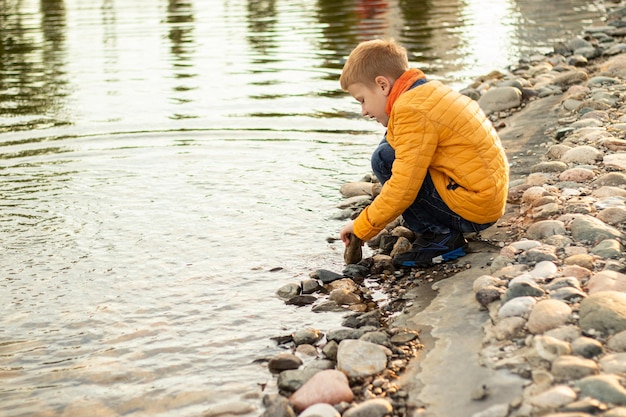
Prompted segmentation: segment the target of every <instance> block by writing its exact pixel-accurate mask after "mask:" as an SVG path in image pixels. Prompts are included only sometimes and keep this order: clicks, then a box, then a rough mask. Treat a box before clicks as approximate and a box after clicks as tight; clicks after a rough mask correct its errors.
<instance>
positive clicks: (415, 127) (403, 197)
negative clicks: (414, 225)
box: [354, 106, 438, 240]
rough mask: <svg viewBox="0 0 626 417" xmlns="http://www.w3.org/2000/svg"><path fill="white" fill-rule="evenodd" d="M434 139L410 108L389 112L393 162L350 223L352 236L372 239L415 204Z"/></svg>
mask: <svg viewBox="0 0 626 417" xmlns="http://www.w3.org/2000/svg"><path fill="white" fill-rule="evenodd" d="M409 114H410V117H409ZM437 140H438V138H437V133H436V130H435V128H434V127H433V125H432V123H431V122H430V121H429V120H428V119H427V117H425V116H424V115H420V114H419V113H416V109H414V108H413V107H412V106H403V107H401V110H400V111H397V112H396V111H395V109H394V111H392V114H391V116H390V120H389V125H388V131H387V141H388V142H389V144H390V145H391V146H392V147H393V148H394V150H395V153H396V159H395V161H394V163H393V166H392V168H391V178H390V179H389V180H388V181H387V182H386V183H385V184H384V185H383V187H382V189H381V192H380V194H379V195H378V196H377V197H376V198H375V199H374V201H373V202H372V204H370V205H369V206H368V207H366V208H365V209H364V210H363V212H361V214H360V215H359V216H358V217H357V218H356V219H355V221H354V233H355V234H356V235H357V236H358V237H359V238H361V239H363V240H369V239H371V238H373V237H374V236H376V235H377V234H378V233H379V232H380V231H381V230H382V229H384V228H385V226H386V225H387V224H389V223H390V222H392V221H393V220H394V219H396V218H397V217H398V216H400V215H401V214H402V213H403V212H404V211H405V210H406V209H407V208H408V207H409V206H410V205H411V204H412V203H413V201H415V198H416V197H417V193H418V192H419V190H420V188H421V187H422V183H423V182H424V178H425V177H426V173H427V170H428V167H429V166H430V163H431V161H432V158H433V156H434V154H435V151H436V148H437Z"/></svg>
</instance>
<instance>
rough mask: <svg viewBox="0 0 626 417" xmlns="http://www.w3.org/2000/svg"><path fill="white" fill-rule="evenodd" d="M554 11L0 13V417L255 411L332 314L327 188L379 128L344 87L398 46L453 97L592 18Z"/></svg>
mask: <svg viewBox="0 0 626 417" xmlns="http://www.w3.org/2000/svg"><path fill="white" fill-rule="evenodd" d="M602 4H603V3H602V2H593V1H591V2H590V1H576V0H555V1H552V2H550V3H545V2H536V1H533V0H519V1H514V0H490V1H484V0H465V1H452V0H431V1H427V2H419V3H418V2H409V1H406V0H388V1H384V0H333V1H329V0H318V1H304V0H284V1H281V0H250V1H245V0H224V1H217V0H207V1H204V0H203V1H192V0H170V1H150V2H147V1H139V0H125V1H123V2H121V1H117V2H116V1H114V0H102V1H99V2H94V1H91V0H66V1H63V0H41V1H35V0H4V1H2V2H0V58H1V59H0V250H1V252H0V253H1V255H0V256H1V257H0V271H1V273H2V276H1V277H0V315H1V317H2V326H1V328H0V378H1V381H2V384H1V386H0V414H2V415H6V416H49V415H65V416H73V415H77V416H78V415H86V414H90V413H91V414H95V413H96V412H98V413H100V415H125V416H131V415H133V416H134V415H150V416H197V415H202V414H203V413H204V412H206V411H207V410H210V409H211V407H215V406H219V405H223V404H224V403H232V402H240V403H249V404H250V406H251V407H258V409H257V410H256V411H254V412H251V413H249V414H250V415H259V414H260V410H261V407H260V400H259V399H260V397H261V395H262V394H263V387H264V386H266V385H267V386H271V385H272V384H273V377H272V376H271V375H270V374H269V373H268V371H267V369H266V368H265V366H264V365H263V364H261V363H258V362H256V361H255V360H257V359H259V358H264V357H269V356H271V355H274V354H276V353H278V352H279V351H280V348H278V347H277V346H276V345H275V344H274V343H273V342H272V341H271V340H270V337H273V336H280V335H284V334H289V333H291V332H293V331H295V330H297V329H301V328H306V327H314V328H319V329H322V330H328V329H330V328H333V327H337V326H339V325H340V323H341V317H342V315H340V314H336V313H325V314H314V313H311V311H310V309H308V308H296V307H293V306H287V305H285V304H284V303H283V302H282V301H280V300H278V299H277V298H276V296H275V291H276V289H278V288H279V287H280V286H282V285H284V284H287V283H290V282H299V280H301V279H303V278H306V277H308V275H309V273H310V272H312V271H314V270H315V269H318V268H325V269H330V270H335V271H341V269H342V267H343V260H342V254H343V247H342V246H341V244H340V243H336V242H334V243H333V242H331V243H328V241H327V238H329V237H336V236H337V235H338V231H339V229H340V228H341V226H342V224H343V222H341V221H337V220H333V216H334V215H335V214H337V212H338V209H337V208H336V204H338V203H339V202H340V201H341V197H340V195H339V192H338V189H339V187H340V186H341V184H343V183H345V182H348V181H353V180H358V179H359V178H360V177H361V176H362V175H363V174H366V173H367V172H368V171H369V155H370V152H371V151H372V149H373V146H375V144H376V143H377V142H378V140H379V138H380V135H381V134H382V133H383V130H382V128H381V127H380V126H378V125H376V124H375V123H374V122H372V121H369V120H365V119H363V118H361V116H360V114H359V112H360V109H359V107H358V105H357V104H356V102H354V101H353V100H352V99H351V98H350V97H348V96H346V94H344V93H343V92H341V91H340V89H339V86H338V77H339V74H340V71H341V66H342V63H343V62H344V60H345V57H346V56H347V55H348V53H349V52H350V50H351V49H352V48H353V47H354V46H355V45H356V43H358V42H359V41H362V40H366V39H370V38H373V37H394V38H396V39H397V40H399V41H400V42H402V43H403V44H404V45H405V46H407V48H408V49H409V52H410V57H411V61H412V64H413V65H415V66H419V67H420V68H422V69H423V70H424V71H425V72H426V73H427V74H428V75H429V77H431V78H437V79H441V80H443V81H445V82H447V83H449V84H451V85H452V86H454V87H456V88H462V87H464V86H466V85H467V84H469V83H470V81H471V80H472V79H473V78H474V77H475V76H478V75H482V74H485V73H487V72H489V71H491V70H493V69H503V68H505V67H506V66H507V65H508V64H510V63H512V62H515V61H516V59H517V58H518V57H519V56H522V55H528V54H532V53H545V52H548V51H549V50H551V47H552V45H553V44H554V42H556V41H558V40H564V39H569V38H570V37H572V36H573V35H576V34H579V33H580V31H581V29H582V28H583V27H585V26H588V25H590V24H591V23H592V22H594V21H596V20H597V19H598V18H599V17H600V16H602V15H603V14H604V10H603V6H602Z"/></svg>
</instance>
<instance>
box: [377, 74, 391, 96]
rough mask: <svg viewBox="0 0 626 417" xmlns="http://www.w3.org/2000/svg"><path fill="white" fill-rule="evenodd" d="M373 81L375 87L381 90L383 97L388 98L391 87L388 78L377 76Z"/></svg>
mask: <svg viewBox="0 0 626 417" xmlns="http://www.w3.org/2000/svg"><path fill="white" fill-rule="evenodd" d="M374 81H375V82H376V86H377V87H378V88H380V89H381V91H382V92H383V94H384V95H385V96H388V95H389V93H390V92H391V87H392V85H393V84H392V83H391V81H390V80H389V78H387V77H385V76H384V75H379V76H377V77H376V78H374Z"/></svg>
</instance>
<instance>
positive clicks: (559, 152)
mask: <svg viewBox="0 0 626 417" xmlns="http://www.w3.org/2000/svg"><path fill="white" fill-rule="evenodd" d="M606 7H607V16H606V18H605V20H604V21H602V22H595V23H594V24H593V25H592V26H590V27H589V28H587V29H586V30H585V31H584V32H583V33H582V34H580V36H576V37H574V38H572V39H570V40H569V41H567V42H562V43H559V44H557V45H555V46H554V51H553V52H552V53H550V54H546V55H537V56H529V57H523V58H521V59H520V60H519V62H518V63H517V64H515V65H513V66H511V67H510V68H509V70H508V71H494V72H492V73H490V74H486V75H484V76H481V77H479V78H478V79H476V81H475V83H473V84H472V85H470V86H468V87H467V88H466V89H464V90H463V91H462V92H463V93H464V94H466V95H468V96H470V97H472V98H474V99H475V100H477V101H478V103H479V104H480V106H481V107H482V108H483V110H484V111H485V112H486V113H487V114H488V116H489V118H490V119H491V121H492V122H493V124H494V126H496V128H497V129H498V131H499V133H500V135H501V137H502V140H503V144H504V145H505V148H506V149H507V155H508V157H509V163H510V167H511V183H510V184H509V198H508V206H507V212H506V214H505V215H504V216H503V217H502V218H501V219H500V220H499V221H498V223H497V224H496V225H494V226H493V227H491V228H490V229H488V230H487V231H485V232H483V233H481V234H480V235H475V236H467V238H468V240H469V241H470V252H472V253H470V254H469V255H468V256H466V257H463V258H460V259H458V260H457V261H456V262H452V263H447V264H441V265H436V266H434V267H432V268H428V269H403V270H396V269H394V267H393V265H392V263H391V260H392V258H393V256H394V255H395V254H396V253H400V252H402V251H404V250H407V248H408V247H410V243H411V241H412V239H414V238H415V236H413V234H412V232H411V231H410V230H408V229H407V228H405V227H404V226H403V224H402V220H401V219H397V220H396V221H395V222H394V223H393V224H391V225H389V226H388V227H387V229H386V230H384V231H383V232H381V234H379V236H377V237H376V238H374V239H373V240H372V241H370V242H367V247H368V249H369V251H368V252H371V256H370V254H369V253H368V254H367V255H366V256H365V257H364V258H362V259H360V260H358V259H357V260H353V259H347V260H346V261H347V262H346V267H345V269H344V270H342V271H329V270H324V269H321V270H317V271H311V274H310V278H309V279H307V280H303V281H301V282H294V283H291V284H288V285H285V286H283V287H281V288H279V289H277V295H278V296H279V297H280V298H281V299H283V300H284V301H285V303H287V304H292V305H295V306H297V308H308V309H310V310H311V314H324V312H325V311H340V312H345V318H344V322H343V325H342V327H341V328H334V329H294V330H293V332H291V333H289V334H285V335H277V336H276V337H275V338H274V341H275V342H276V343H277V344H278V345H279V346H281V347H284V353H281V354H279V355H277V356H275V357H271V358H262V359H261V360H262V361H264V362H266V363H267V367H268V372H269V373H271V374H272V375H273V376H274V377H275V378H274V379H273V381H275V384H276V386H275V387H268V388H267V392H266V393H265V394H264V398H263V406H264V409H263V410H260V411H259V414H262V415H263V416H264V417H282V416H296V415H300V416H304V417H307V416H308V417H312V416H318V417H327V416H328V417H337V416H344V417H384V416H439V417H440V416H444V415H445V416H450V417H453V416H455V415H465V416H471V417H531V416H550V417H557V416H560V417H585V416H604V417H618V416H626V259H625V255H624V248H623V245H624V242H626V42H625V40H624V39H625V37H626V7H624V6H623V5H621V4H620V3H615V2H607V4H606ZM379 189H380V187H379V185H378V184H377V183H376V182H375V181H374V180H373V179H372V177H371V176H369V175H366V176H364V178H362V179H360V180H357V181H355V182H351V183H347V184H344V186H342V187H341V189H340V190H339V192H340V193H341V195H342V196H343V197H344V202H343V203H342V204H341V205H340V206H339V207H338V214H337V218H338V220H341V219H344V220H345V219H347V218H351V217H354V216H356V215H358V213H359V212H360V210H362V208H363V207H365V206H366V205H367V204H369V203H370V202H371V201H372V199H373V198H375V196H376V194H377V192H378V190H379ZM334 239H336V238H335V237H331V238H329V241H332V240H334ZM455 280H463V282H464V283H465V285H467V288H468V289H469V291H467V293H466V294H465V295H464V296H466V297H467V304H466V305H465V308H467V309H468V312H469V313H468V314H472V315H474V314H475V315H476V316H477V317H480V325H479V326H478V331H479V334H478V336H479V338H480V340H479V343H477V345H476V347H475V348H472V347H468V346H465V347H464V348H465V349H468V351H469V352H470V353H471V355H469V356H468V355H465V357H463V358H462V359H461V361H460V362H459V363H458V364H455V363H450V362H447V363H445V365H444V364H443V363H442V364H441V367H442V368H443V369H442V372H443V371H445V369H452V368H455V367H461V368H462V367H463V366H466V362H476V363H475V366H476V367H479V368H482V369H484V371H485V372H489V373H490V375H496V374H498V375H502V376H506V377H507V378H510V380H511V381H514V383H512V384H511V387H512V388H511V389H510V390H508V391H507V394H506V395H493V393H494V390H495V388H497V387H496V386H495V385H494V386H490V384H491V380H485V381H484V383H482V382H480V377H479V376H476V381H478V383H476V384H473V388H472V389H468V388H466V387H462V388H457V389H456V391H455V388H451V389H450V396H451V397H452V396H454V395H458V396H464V397H467V401H469V402H470V404H471V407H466V408H465V411H464V412H465V414H460V413H457V412H455V411H453V410H452V408H453V407H452V405H450V412H449V413H448V412H446V404H445V402H444V401H439V402H433V401H431V400H429V398H432V397H425V396H424V395H423V393H424V392H425V391H426V390H425V389H424V384H427V382H425V381H426V380H425V379H424V378H421V377H420V366H421V365H420V361H425V359H424V358H428V357H429V355H436V349H437V343H435V342H432V340H434V339H437V336H436V331H430V333H429V334H427V333H428V331H427V332H425V331H424V326H419V325H416V323H417V322H418V321H419V320H417V319H416V318H417V316H419V315H420V314H421V313H423V312H424V311H426V310H427V309H428V308H429V306H430V308H432V306H433V305H435V304H437V305H439V304H441V305H442V306H444V307H441V311H439V313H438V314H441V315H445V314H447V313H448V314H453V312H454V310H455V308H456V307H455V305H453V302H452V300H448V301H449V302H446V299H442V298H439V299H437V297H445V294H443V292H441V291H439V289H440V288H441V287H442V285H453V284H451V283H454V282H455ZM438 293H439V294H438ZM442 294H443V295H442ZM459 308H460V307H459ZM446 309H448V310H446ZM460 324H461V325H462V323H460ZM468 331H469V330H468ZM457 333H458V332H457ZM427 339H429V340H431V341H430V342H429V341H427ZM472 349H473V350H472ZM457 356H463V355H457ZM430 357H431V358H432V357H433V356H430ZM481 372H482V371H481ZM477 375H478V374H477ZM430 389H433V387H432V386H431V387H430ZM434 389H439V390H447V389H448V387H434ZM224 411H228V412H229V413H230V414H233V409H231V410H221V411H220V410H217V409H216V410H214V411H209V412H208V414H207V416H218V415H223V414H224ZM247 411H249V410H246V412H247ZM234 414H237V413H236V412H235V413H234Z"/></svg>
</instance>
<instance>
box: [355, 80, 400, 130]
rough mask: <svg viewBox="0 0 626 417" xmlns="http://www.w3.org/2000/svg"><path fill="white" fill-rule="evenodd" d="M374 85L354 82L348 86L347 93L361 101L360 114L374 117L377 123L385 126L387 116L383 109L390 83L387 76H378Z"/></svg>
mask: <svg viewBox="0 0 626 417" xmlns="http://www.w3.org/2000/svg"><path fill="white" fill-rule="evenodd" d="M375 82H376V85H375V86H368V85H365V84H363V83H354V84H350V85H349V86H348V93H350V95H351V96H352V97H354V98H355V99H356V101H358V102H359V103H361V114H362V115H363V116H368V117H370V118H372V119H376V121H377V122H378V123H380V124H381V125H383V126H385V127H387V123H389V116H388V115H387V112H386V111H385V108H386V107H387V97H388V96H389V92H390V91H391V83H390V81H389V79H388V78H387V77H383V76H378V77H376V79H375Z"/></svg>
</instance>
